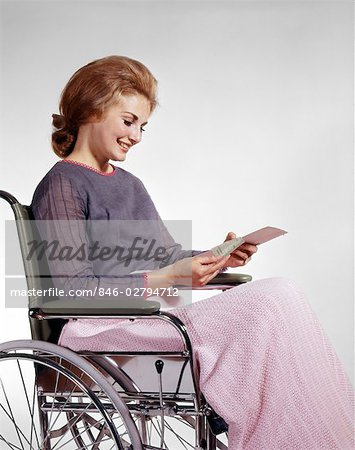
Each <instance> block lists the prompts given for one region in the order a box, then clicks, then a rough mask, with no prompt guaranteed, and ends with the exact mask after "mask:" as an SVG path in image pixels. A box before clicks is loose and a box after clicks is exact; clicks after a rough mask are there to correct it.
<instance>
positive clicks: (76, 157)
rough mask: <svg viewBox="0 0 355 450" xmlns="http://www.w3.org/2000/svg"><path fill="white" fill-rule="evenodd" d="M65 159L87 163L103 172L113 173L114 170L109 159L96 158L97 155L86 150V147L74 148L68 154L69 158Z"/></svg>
mask: <svg viewBox="0 0 355 450" xmlns="http://www.w3.org/2000/svg"><path fill="white" fill-rule="evenodd" d="M64 159H69V160H71V161H75V162H78V163H82V164H85V165H87V166H89V167H92V168H93V169H96V170H98V171H99V172H103V173H111V172H113V170H114V169H113V167H112V166H111V164H110V163H109V160H108V159H100V160H99V159H97V158H95V156H94V155H93V154H92V153H91V152H89V151H85V150H84V149H76V148H74V150H73V151H72V152H71V153H70V155H68V156H67V158H64Z"/></svg>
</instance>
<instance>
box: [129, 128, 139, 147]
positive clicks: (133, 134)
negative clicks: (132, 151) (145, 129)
mask: <svg viewBox="0 0 355 450" xmlns="http://www.w3.org/2000/svg"><path fill="white" fill-rule="evenodd" d="M128 137H129V140H130V141H131V143H132V144H138V142H140V141H141V140H142V133H141V130H140V128H138V127H137V128H136V127H134V128H132V130H130V133H129V136H128Z"/></svg>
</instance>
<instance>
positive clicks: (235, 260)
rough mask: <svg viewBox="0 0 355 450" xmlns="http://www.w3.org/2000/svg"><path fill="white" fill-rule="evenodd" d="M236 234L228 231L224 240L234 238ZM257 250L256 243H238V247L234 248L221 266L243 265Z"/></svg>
mask: <svg viewBox="0 0 355 450" xmlns="http://www.w3.org/2000/svg"><path fill="white" fill-rule="evenodd" d="M235 237H237V236H236V234H235V233H233V232H232V231H230V232H229V233H228V234H227V237H226V239H225V240H224V242H226V241H230V240H231V239H234V238H235ZM257 250H258V248H257V246H256V245H252V244H248V243H245V242H244V244H242V245H240V246H239V247H238V248H236V249H235V250H234V251H233V252H232V253H231V254H230V255H229V258H228V259H227V261H226V263H225V265H224V266H223V267H240V266H245V265H246V264H247V263H248V262H249V261H250V259H251V257H252V256H253V254H254V253H256V252H257Z"/></svg>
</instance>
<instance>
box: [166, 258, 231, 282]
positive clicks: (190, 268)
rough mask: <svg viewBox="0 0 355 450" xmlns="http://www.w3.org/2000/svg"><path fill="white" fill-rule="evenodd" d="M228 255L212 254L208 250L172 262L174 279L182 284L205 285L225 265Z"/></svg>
mask: <svg viewBox="0 0 355 450" xmlns="http://www.w3.org/2000/svg"><path fill="white" fill-rule="evenodd" d="M228 259H229V255H228V256H223V257H220V256H214V255H213V254H212V253H211V252H210V251H207V252H204V253H200V254H199V255H196V256H193V257H192V258H185V259H181V260H180V261H176V263H174V264H172V267H173V272H174V280H175V283H174V284H177V285H182V286H205V284H207V283H208V282H209V281H210V280H212V278H214V277H215V276H216V275H217V274H218V273H219V271H220V270H221V269H222V268H223V267H225V264H226V262H227V260H228Z"/></svg>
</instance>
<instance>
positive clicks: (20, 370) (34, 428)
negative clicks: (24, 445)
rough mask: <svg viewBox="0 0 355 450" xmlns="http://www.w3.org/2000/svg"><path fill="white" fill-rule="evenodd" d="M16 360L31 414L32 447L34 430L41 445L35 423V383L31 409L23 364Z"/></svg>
mask: <svg viewBox="0 0 355 450" xmlns="http://www.w3.org/2000/svg"><path fill="white" fill-rule="evenodd" d="M16 362H17V367H18V370H19V372H20V377H21V382H22V386H23V390H24V392H25V397H26V402H27V407H28V411H29V413H30V416H31V435H30V447H31V448H32V438H33V431H34V433H35V437H36V441H37V445H38V447H39V440H38V434H37V430H36V427H35V424H34V420H33V412H34V403H35V385H34V392H33V396H32V409H31V406H30V401H29V398H28V393H27V387H26V384H25V380H24V377H23V373H22V368H21V365H20V361H19V360H16Z"/></svg>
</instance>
